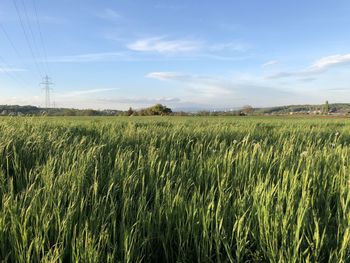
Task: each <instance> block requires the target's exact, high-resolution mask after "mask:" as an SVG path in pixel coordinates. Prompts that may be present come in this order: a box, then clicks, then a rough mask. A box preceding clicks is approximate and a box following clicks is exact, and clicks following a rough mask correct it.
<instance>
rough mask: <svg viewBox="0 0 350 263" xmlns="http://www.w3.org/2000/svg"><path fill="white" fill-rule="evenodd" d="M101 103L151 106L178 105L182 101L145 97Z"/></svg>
mask: <svg viewBox="0 0 350 263" xmlns="http://www.w3.org/2000/svg"><path fill="white" fill-rule="evenodd" d="M99 101H101V102H109V103H121V104H124V103H125V104H133V105H135V104H137V105H145V104H147V105H149V104H156V103H162V104H168V103H178V102H180V101H181V99H179V98H176V97H160V98H144V97H120V98H102V99H99Z"/></svg>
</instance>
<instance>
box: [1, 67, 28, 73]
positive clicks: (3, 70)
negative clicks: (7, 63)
mask: <svg viewBox="0 0 350 263" xmlns="http://www.w3.org/2000/svg"><path fill="white" fill-rule="evenodd" d="M23 71H27V70H26V69H24V68H0V73H6V72H23Z"/></svg>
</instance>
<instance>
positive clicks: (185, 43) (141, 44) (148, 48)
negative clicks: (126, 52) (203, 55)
mask: <svg viewBox="0 0 350 263" xmlns="http://www.w3.org/2000/svg"><path fill="white" fill-rule="evenodd" d="M127 47H128V48H129V49H130V50H133V51H140V52H157V53H162V54H164V53H168V54H169V53H186V52H191V51H198V50H199V49H201V43H200V42H198V41H191V40H176V39H175V40H169V39H166V38H165V37H152V38H144V39H139V40H136V41H135V42H132V43H130V44H128V45H127Z"/></svg>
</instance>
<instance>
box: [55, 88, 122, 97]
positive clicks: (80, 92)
mask: <svg viewBox="0 0 350 263" xmlns="http://www.w3.org/2000/svg"><path fill="white" fill-rule="evenodd" d="M115 90H119V89H118V88H108V89H87V90H72V91H68V92H65V93H58V94H57V96H59V97H75V96H81V95H88V94H95V93H102V92H107V91H115Z"/></svg>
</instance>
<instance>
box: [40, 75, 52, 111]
mask: <svg viewBox="0 0 350 263" xmlns="http://www.w3.org/2000/svg"><path fill="white" fill-rule="evenodd" d="M40 85H44V88H43V89H44V90H45V108H47V109H48V108H50V107H51V103H50V91H51V90H52V88H51V87H50V86H51V85H53V83H52V82H51V80H50V78H49V77H48V76H47V75H46V76H45V77H44V78H43V82H41V83H40Z"/></svg>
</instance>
